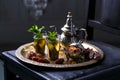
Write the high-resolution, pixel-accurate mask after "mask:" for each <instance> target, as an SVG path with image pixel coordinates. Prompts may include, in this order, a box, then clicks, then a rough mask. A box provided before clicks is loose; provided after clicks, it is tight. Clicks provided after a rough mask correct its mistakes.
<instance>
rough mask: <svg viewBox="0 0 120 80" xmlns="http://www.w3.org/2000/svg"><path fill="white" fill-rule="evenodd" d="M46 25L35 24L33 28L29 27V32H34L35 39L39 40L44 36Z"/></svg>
mask: <svg viewBox="0 0 120 80" xmlns="http://www.w3.org/2000/svg"><path fill="white" fill-rule="evenodd" d="M44 29H45V27H44V26H42V27H41V28H39V27H38V25H33V26H32V27H31V28H29V29H28V32H31V33H33V34H34V37H33V38H34V39H36V40H39V39H41V38H43V31H44Z"/></svg>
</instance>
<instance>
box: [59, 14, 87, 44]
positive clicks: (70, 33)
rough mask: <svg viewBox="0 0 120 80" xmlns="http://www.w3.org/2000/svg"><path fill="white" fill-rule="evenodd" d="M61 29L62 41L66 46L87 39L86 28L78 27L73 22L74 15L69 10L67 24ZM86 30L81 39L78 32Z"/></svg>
mask: <svg viewBox="0 0 120 80" xmlns="http://www.w3.org/2000/svg"><path fill="white" fill-rule="evenodd" d="M61 30H62V31H63V32H62V34H61V42H62V43H63V44H64V45H65V46H69V45H70V44H72V43H79V44H81V43H83V42H84V41H86V39H87V31H86V29H84V28H80V29H78V28H76V27H75V25H73V23H72V15H71V12H68V15H67V20H66V24H65V25H64V26H63V27H62V28H61ZM82 31H83V32H84V36H83V38H84V39H83V40H80V38H79V37H80V36H79V34H78V33H77V32H79V33H80V32H82Z"/></svg>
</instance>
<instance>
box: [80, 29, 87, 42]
mask: <svg viewBox="0 0 120 80" xmlns="http://www.w3.org/2000/svg"><path fill="white" fill-rule="evenodd" d="M80 31H83V32H84V34H85V36H84V39H83V40H82V41H79V42H80V43H83V42H86V41H87V36H88V34H87V31H86V29H85V28H80Z"/></svg>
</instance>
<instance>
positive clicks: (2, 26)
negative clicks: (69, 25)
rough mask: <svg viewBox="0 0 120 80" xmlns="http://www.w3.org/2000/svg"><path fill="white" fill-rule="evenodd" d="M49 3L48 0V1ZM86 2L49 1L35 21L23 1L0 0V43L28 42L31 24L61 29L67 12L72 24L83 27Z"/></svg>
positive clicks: (73, 0)
mask: <svg viewBox="0 0 120 80" xmlns="http://www.w3.org/2000/svg"><path fill="white" fill-rule="evenodd" d="M48 1H49V0H48ZM86 2H87V0H51V1H50V2H49V3H48V6H47V8H46V10H45V13H44V14H43V16H40V17H39V19H38V20H35V19H34V18H33V16H31V15H30V14H29V10H28V9H27V8H26V6H25V5H24V0H0V37H1V39H0V42H1V43H3V42H25V43H26V42H30V41H32V34H31V33H28V32H27V30H28V28H29V27H31V26H32V25H33V24H37V25H38V26H42V25H45V27H46V29H48V28H47V27H48V26H50V25H55V26H57V27H58V29H59V32H60V28H61V27H63V25H64V24H65V21H66V15H67V12H68V11H71V12H72V15H73V23H74V24H75V25H76V26H77V27H80V26H81V25H85V18H86V17H87V16H85V15H86V12H85V10H86V9H85V6H86V4H87V3H86Z"/></svg>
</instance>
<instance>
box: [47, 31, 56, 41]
mask: <svg viewBox="0 0 120 80" xmlns="http://www.w3.org/2000/svg"><path fill="white" fill-rule="evenodd" d="M48 40H49V41H51V42H52V43H54V42H56V41H57V32H56V31H53V32H50V31H48Z"/></svg>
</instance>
